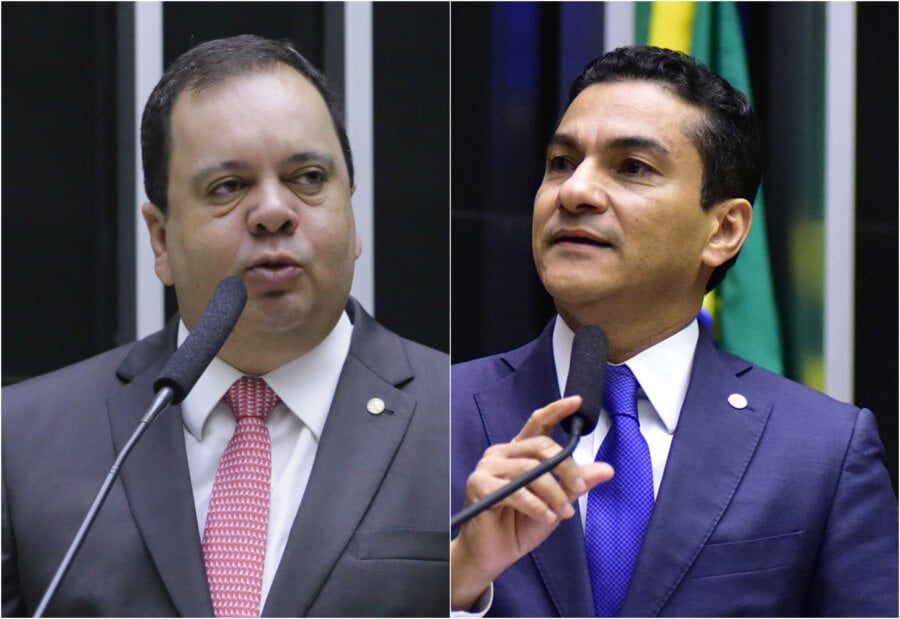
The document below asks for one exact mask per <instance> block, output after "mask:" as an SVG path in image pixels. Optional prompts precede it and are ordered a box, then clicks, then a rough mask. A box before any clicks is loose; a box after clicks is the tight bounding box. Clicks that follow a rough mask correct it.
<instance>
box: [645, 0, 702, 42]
mask: <svg viewBox="0 0 900 619" xmlns="http://www.w3.org/2000/svg"><path fill="white" fill-rule="evenodd" d="M696 11H697V5H696V3H695V2H654V3H653V12H652V14H651V16H650V39H649V41H648V43H649V44H650V45H654V46H656V47H667V48H669V49H674V50H676V51H679V52H684V53H685V54H689V53H690V52H691V36H692V35H693V32H694V13H695V12H696Z"/></svg>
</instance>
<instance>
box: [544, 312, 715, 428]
mask: <svg viewBox="0 0 900 619" xmlns="http://www.w3.org/2000/svg"><path fill="white" fill-rule="evenodd" d="M699 336H700V329H699V327H698V325H697V321H696V320H692V321H691V322H690V323H688V325H687V326H686V327H684V328H683V329H682V330H681V331H678V332H677V333H675V334H674V335H670V336H669V337H667V338H666V339H664V340H662V341H661V342H657V343H656V344H654V345H653V346H651V347H650V348H647V349H646V350H642V351H641V352H639V353H638V354H636V355H635V356H633V357H632V358H631V359H628V360H627V361H626V362H625V363H626V364H627V365H628V367H629V368H631V371H632V372H633V373H634V376H635V378H637V381H638V383H640V385H641V390H642V391H643V393H644V395H645V396H646V398H647V399H648V400H649V401H650V404H651V405H652V406H653V408H654V410H655V411H656V413H657V414H658V415H659V417H660V420H661V421H662V422H663V424H664V425H665V426H666V430H667V431H668V432H669V434H672V433H673V432H675V427H676V426H677V425H678V418H679V417H680V416H681V407H682V405H683V404H684V397H685V395H686V394H687V388H688V384H689V383H690V379H691V367H692V366H693V363H694V353H695V352H696V350H697V339H698V337H699ZM574 339H575V332H574V331H572V329H571V328H569V325H567V324H566V321H564V320H562V319H561V318H560V317H559V316H557V317H556V324H555V325H554V326H553V361H554V363H555V365H556V380H557V382H558V384H559V392H560V393H565V392H566V379H567V378H568V375H569V359H570V357H571V356H572V342H573V340H574Z"/></svg>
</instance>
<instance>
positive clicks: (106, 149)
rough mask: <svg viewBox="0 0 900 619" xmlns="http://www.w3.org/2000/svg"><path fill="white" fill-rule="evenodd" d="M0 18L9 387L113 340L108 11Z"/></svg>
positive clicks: (43, 10) (17, 10) (112, 37)
mask: <svg viewBox="0 0 900 619" xmlns="http://www.w3.org/2000/svg"><path fill="white" fill-rule="evenodd" d="M51 15H52V16H53V18H52V19H49V18H48V16H51ZM2 21H3V28H2V32H3V34H2V38H3V41H2V71H3V77H2V86H3V120H2V136H3V137H2V149H3V188H2V202H3V225H2V228H3V233H2V237H3V250H2V262H3V267H2V279H3V292H4V298H3V311H2V314H3V318H2V329H3V338H2V339H3V382H4V383H8V382H11V381H15V380H18V379H20V378H23V377H27V376H30V375H33V374H36V373H40V372H43V371H46V370H48V369H50V368H54V367H60V366H63V365H65V364H67V363H71V362H73V361H76V360H78V359H81V358H83V357H85V356H86V355H87V354H88V353H91V352H99V351H100V350H104V349H106V348H110V347H112V346H113V345H114V343H115V335H116V328H117V323H116V311H115V307H116V295H117V287H116V260H115V236H116V222H117V220H116V208H115V195H116V175H115V170H116V154H117V153H116V141H115V131H116V125H115V122H114V119H115V102H116V99H115V95H116V93H115V71H116V55H115V49H116V32H115V24H116V15H115V8H114V6H113V5H110V4H99V3H98V4H80V3H68V2H64V3H37V4H31V3H28V4H23V3H4V4H3V6H2Z"/></svg>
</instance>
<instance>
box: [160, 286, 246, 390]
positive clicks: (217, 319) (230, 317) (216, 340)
mask: <svg viewBox="0 0 900 619" xmlns="http://www.w3.org/2000/svg"><path fill="white" fill-rule="evenodd" d="M246 304H247V287H246V286H244V282H243V281H241V279H240V278H239V277H235V276H231V277H226V278H225V279H223V280H222V281H221V282H219V285H218V286H216V289H215V291H214V292H213V294H212V297H211V298H210V300H209V303H208V304H207V306H206V310H205V311H204V312H203V315H202V316H201V317H200V320H199V321H197V324H196V325H195V326H194V329H193V330H192V331H191V333H190V335H188V336H187V339H186V340H184V343H183V344H182V345H181V346H180V347H179V348H178V350H176V351H175V354H174V355H172V358H171V359H169V362H168V363H166V366H165V367H164V368H163V369H162V371H161V372H160V373H159V376H157V378H156V380H155V381H153V391H154V392H155V393H159V390H160V389H162V388H164V387H169V388H170V389H172V391H173V396H172V403H173V404H178V403H180V402H181V401H182V400H184V398H185V397H187V394H188V392H189V391H190V390H191V389H193V388H194V385H195V384H196V383H197V380H198V379H199V378H200V375H201V374H203V372H204V370H206V368H207V366H209V364H210V363H211V362H212V360H213V357H215V356H216V353H218V352H219V349H221V348H222V345H223V344H225V340H227V339H228V336H229V335H231V332H232V331H233V330H234V325H236V324H237V321H238V318H240V317H241V312H243V311H244V306H245V305H246Z"/></svg>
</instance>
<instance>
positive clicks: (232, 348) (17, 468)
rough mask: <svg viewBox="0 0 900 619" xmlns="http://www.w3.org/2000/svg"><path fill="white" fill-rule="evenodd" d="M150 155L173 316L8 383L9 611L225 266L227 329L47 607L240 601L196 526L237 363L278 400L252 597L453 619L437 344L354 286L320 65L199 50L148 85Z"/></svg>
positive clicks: (202, 607) (90, 492)
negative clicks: (143, 334) (149, 331)
mask: <svg viewBox="0 0 900 619" xmlns="http://www.w3.org/2000/svg"><path fill="white" fill-rule="evenodd" d="M142 149H143V163H144V173H145V184H146V189H147V195H148V197H149V199H150V202H149V203H147V204H145V205H144V206H143V209H142V212H143V216H144V219H145V221H146V223H147V228H148V230H149V234H150V239H151V245H152V247H153V252H154V254H155V257H156V262H155V268H156V273H157V275H158V276H159V278H160V280H162V282H163V283H164V284H166V285H172V286H174V287H175V293H176V296H177V299H178V307H179V313H180V316H176V317H175V318H174V319H173V320H172V321H171V322H170V323H169V324H168V325H167V326H166V328H165V329H164V330H162V331H160V332H158V333H156V334H154V335H152V336H150V337H148V338H146V339H144V340H141V341H139V342H136V343H133V344H129V345H126V346H123V347H120V348H118V349H115V350H112V351H110V352H107V353H104V354H101V355H99V356H97V357H94V358H92V359H88V360H86V361H83V362H81V363H78V364H75V365H73V366H70V367H67V368H64V369H62V370H59V371H56V372H53V373H51V374H48V375H45V376H41V377H38V378H36V379H33V380H30V381H27V382H25V383H21V384H19V385H16V386H14V387H10V388H7V389H5V390H4V393H3V434H2V440H3V448H2V457H3V614H4V615H5V616H13V615H22V614H31V613H33V612H34V611H35V608H36V606H37V604H38V601H39V600H40V598H41V595H42V593H43V592H44V590H45V589H46V587H47V585H48V584H49V582H50V580H51V578H52V576H53V574H54V572H55V570H56V568H57V566H58V564H59V562H60V561H61V559H62V557H63V554H64V552H65V550H66V548H67V546H68V544H69V542H70V541H71V539H72V538H73V536H74V535H75V532H76V529H77V527H78V525H79V523H80V522H81V520H82V518H83V517H84V514H85V513H86V512H87V510H88V508H89V506H90V503H91V501H92V499H93V497H94V494H95V493H96V491H97V489H98V488H99V486H100V483H101V482H102V480H103V478H104V476H105V474H106V472H107V471H108V469H109V467H110V465H111V464H112V462H113V460H114V458H115V454H116V453H118V452H119V451H120V450H121V448H122V446H123V444H124V443H125V442H126V441H127V440H128V437H129V436H130V435H131V433H132V432H133V430H134V428H135V427H136V425H137V423H138V420H139V419H140V417H141V415H142V414H143V413H144V411H145V410H146V409H147V407H148V406H149V404H150V402H151V401H152V399H153V396H154V393H153V389H152V383H153V380H154V379H155V377H156V376H157V374H158V373H159V371H160V369H161V368H162V366H163V365H164V364H165V362H166V361H167V360H168V358H169V357H170V356H171V355H172V353H173V352H174V350H175V348H176V345H177V344H179V343H180V342H181V341H183V340H184V338H185V337H186V336H187V334H188V333H189V332H190V330H191V329H193V328H194V326H195V325H196V323H197V321H198V320H199V318H200V316H201V314H202V312H203V309H204V308H205V306H206V304H207V302H208V301H209V298H210V296H211V294H212V291H213V289H214V288H215V286H216V285H217V284H218V282H219V281H221V280H222V279H223V278H225V277H228V276H238V277H240V278H241V279H242V280H243V281H244V283H245V284H246V286H247V289H248V302H247V306H246V308H245V310H244V312H243V314H242V316H241V318H240V320H239V322H238V324H237V326H236V327H235V329H234V331H233V333H232V334H231V335H230V336H229V338H228V340H227V341H226V342H225V345H224V346H223V347H222V349H221V351H220V352H219V354H218V356H217V358H216V359H214V360H213V362H212V364H211V365H210V366H209V368H208V369H207V370H206V371H205V372H204V374H203V375H202V376H201V377H200V379H199V381H198V383H197V385H196V387H195V388H194V389H193V391H192V392H191V393H190V394H189V395H188V397H187V398H186V399H185V400H184V402H183V403H181V404H180V405H179V406H178V407H176V408H175V410H172V411H168V412H166V413H165V414H164V415H162V416H161V417H160V418H159V419H158V420H157V421H156V423H155V424H154V425H153V427H151V428H150V429H149V430H148V432H147V433H146V435H145V436H144V438H143V439H142V441H141V443H139V444H138V445H137V447H136V448H135V450H134V452H133V453H132V455H131V457H130V459H129V460H128V461H127V463H126V464H125V466H124V467H123V469H122V474H121V478H120V480H119V481H118V482H117V483H116V484H115V485H114V486H113V488H112V490H111V492H110V495H109V497H108V500H107V502H106V504H105V505H104V507H103V509H102V510H101V512H100V514H99V517H98V519H97V521H96V523H95V525H94V528H93V529H92V531H91V533H90V534H89V535H88V536H87V538H86V540H85V543H84V545H83V547H82V548H81V551H80V553H79V554H78V556H77V557H76V559H75V561H74V564H73V565H72V568H71V570H70V571H69V573H68V575H67V576H66V578H65V580H64V581H63V583H62V586H61V587H60V589H59V591H58V592H57V595H56V596H55V598H54V600H53V601H52V603H51V604H50V605H49V607H48V609H47V614H53V615H67V616H80V615H88V616H113V615H115V616H134V615H146V616H172V615H183V616H209V615H212V614H213V613H214V611H215V612H216V613H217V614H226V613H229V612H234V611H228V610H222V607H220V606H218V605H217V603H216V600H217V599H218V598H217V595H218V594H217V593H216V591H215V589H216V587H217V586H218V585H216V586H213V585H211V584H210V583H211V582H212V580H214V579H212V578H210V580H209V582H208V578H207V576H208V574H207V573H208V572H210V573H211V570H210V565H211V563H210V556H208V555H209V552H208V551H207V550H206V544H207V541H208V540H207V539H206V535H205V526H206V524H207V522H208V521H207V514H212V512H213V510H214V507H213V505H214V504H215V503H216V500H215V497H216V495H217V491H218V490H217V489H218V484H219V483H220V480H219V478H218V476H217V472H218V470H219V464H220V462H219V461H220V459H221V460H223V466H224V460H225V458H223V457H222V454H223V452H225V453H227V452H226V445H229V442H230V441H231V440H232V435H234V436H237V434H236V431H235V427H236V425H237V424H236V421H235V415H236V414H237V412H236V411H235V412H234V413H232V411H231V409H230V405H229V404H228V403H226V401H227V402H230V400H228V399H227V398H225V396H226V394H227V393H229V391H230V390H231V389H232V384H234V383H236V381H240V380H241V379H242V377H243V376H250V377H261V378H262V379H263V380H264V381H265V383H266V384H267V385H268V387H269V388H271V390H273V391H274V396H273V397H276V396H277V401H278V402H279V403H278V404H277V405H276V406H275V408H274V410H272V412H271V413H270V414H269V415H268V420H267V422H266V423H265V426H264V427H266V428H267V430H266V432H267V434H268V435H269V436H270V444H271V462H270V469H271V477H270V479H271V483H270V484H268V488H267V491H268V494H269V496H268V497H267V500H268V505H267V506H266V509H267V510H268V512H267V513H268V517H267V522H264V526H265V527H266V528H265V529H264V538H265V540H266V543H265V549H264V557H262V556H261V557H260V559H259V561H258V562H257V563H256V566H255V568H254V569H258V572H257V573H256V576H254V580H253V582H252V587H251V589H253V590H254V591H255V593H254V595H255V597H254V598H253V599H252V600H251V607H252V608H253V610H252V611H249V612H248V614H262V615H289V616H301V615H327V616H403V615H415V616H431V615H446V612H447V610H446V609H447V607H448V604H449V600H448V564H447V560H448V546H447V542H448V530H447V529H448V525H447V515H448V511H449V507H448V496H449V492H448V479H449V471H448V462H447V454H448V444H447V442H448V414H447V403H448V389H447V379H448V362H447V357H446V355H444V354H442V353H439V352H437V351H434V350H431V349H428V348H426V347H424V346H421V345H419V344H416V343H414V342H411V341H409V340H405V339H403V338H401V337H399V336H398V335H396V334H394V333H392V332H390V331H388V330H387V329H385V328H384V327H382V326H381V325H379V324H378V323H376V322H375V321H374V320H373V319H372V318H371V317H370V316H369V315H368V314H366V312H365V311H364V310H363V309H362V307H360V305H359V304H358V303H357V302H356V301H355V300H354V299H352V298H351V297H350V296H349V291H350V285H351V281H352V278H353V267H354V261H355V260H356V258H357V257H358V256H359V253H360V251H361V245H360V240H359V237H358V236H357V234H356V230H355V224H354V219H353V212H352V209H351V204H350V196H351V194H352V192H353V188H354V185H353V164H352V158H351V153H350V147H349V142H348V139H347V135H346V131H345V129H344V126H343V121H342V118H341V113H340V110H339V108H338V105H337V103H336V101H335V98H334V96H333V94H332V93H331V92H330V91H329V89H328V87H327V85H326V84H325V81H324V78H323V76H322V75H321V74H320V73H319V72H318V71H317V70H316V69H315V68H314V67H312V66H311V65H310V64H309V62H308V61H306V59H304V58H303V57H302V56H301V55H300V54H299V53H297V52H296V51H295V50H294V49H293V48H292V47H290V46H289V45H287V44H284V43H279V42H274V41H269V40H266V39H261V38H258V37H252V36H242V37H235V38H232V39H224V40H218V41H211V42H208V43H204V44H202V45H199V46H197V47H196V48H194V49H192V50H191V51H189V52H187V53H186V54H184V55H183V56H182V57H181V58H179V59H178V60H176V62H175V63H174V64H173V65H172V66H171V67H170V68H169V69H168V71H167V72H166V74H165V75H164V76H163V77H162V79H161V80H160V82H159V84H158V85H157V86H156V88H155V90H154V91H153V93H152V94H151V96H150V99H149V101H148V103H147V106H146V109H145V112H144V117H143V122H142ZM228 449H231V447H230V445H229V447H228ZM216 509H218V508H216Z"/></svg>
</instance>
